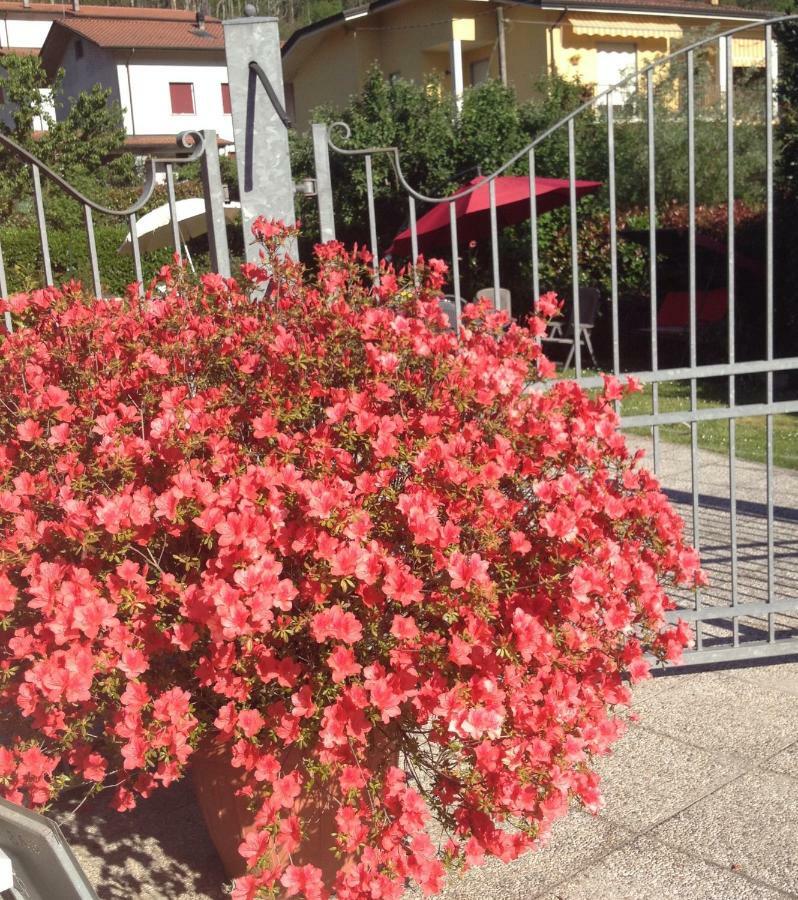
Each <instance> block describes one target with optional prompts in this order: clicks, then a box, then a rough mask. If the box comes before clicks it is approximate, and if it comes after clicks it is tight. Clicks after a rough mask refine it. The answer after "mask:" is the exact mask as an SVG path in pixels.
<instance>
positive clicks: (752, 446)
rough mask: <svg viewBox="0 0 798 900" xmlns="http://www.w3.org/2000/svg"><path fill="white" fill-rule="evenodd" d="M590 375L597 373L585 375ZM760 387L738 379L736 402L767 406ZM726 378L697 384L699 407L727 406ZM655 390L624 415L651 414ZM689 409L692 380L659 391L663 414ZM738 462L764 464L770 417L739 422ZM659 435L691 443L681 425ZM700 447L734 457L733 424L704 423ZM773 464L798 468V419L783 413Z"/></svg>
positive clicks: (628, 402)
mask: <svg viewBox="0 0 798 900" xmlns="http://www.w3.org/2000/svg"><path fill="white" fill-rule="evenodd" d="M584 374H585V375H589V374H593V373H592V372H587V371H585V372H584ZM563 375H565V376H566V377H573V375H574V373H573V371H568V372H565V373H563ZM757 382H758V383H750V382H749V383H748V384H746V383H745V382H744V380H743V379H742V378H740V379H738V385H737V397H738V403H758V402H762V401H764V380H763V379H762V378H759V379H757ZM725 385H726V379H702V380H699V382H698V407H699V409H701V408H712V407H717V406H725V405H726V403H727V395H726V392H725ZM651 399H652V388H651V385H646V386H645V388H644V389H643V391H642V393H639V394H632V395H631V396H629V397H627V398H626V399H625V400H624V402H623V405H622V414H623V415H626V416H635V415H650V414H651V413H652V407H651ZM689 408H690V383H689V382H688V381H678V382H666V383H663V384H660V386H659V409H660V412H675V411H677V410H689ZM736 421H737V437H736V442H737V453H736V456H737V459H746V460H751V461H753V462H762V463H764V462H765V417H764V416H750V417H745V418H741V419H737V420H736ZM626 430H627V431H628V432H629V433H630V434H641V435H649V434H650V433H651V431H650V429H648V428H629V429H626ZM659 436H660V440H662V441H669V442H671V443H675V444H689V443H690V425H689V424H688V423H686V422H680V423H678V424H675V425H660V427H659ZM698 445H699V447H703V448H704V449H706V450H715V451H717V452H718V453H723V454H725V455H727V456H728V452H729V422H728V420H716V421H710V422H699V424H698ZM773 462H774V464H775V465H777V466H782V467H784V468H788V469H798V415H796V414H783V413H780V414H778V415H775V416H773Z"/></svg>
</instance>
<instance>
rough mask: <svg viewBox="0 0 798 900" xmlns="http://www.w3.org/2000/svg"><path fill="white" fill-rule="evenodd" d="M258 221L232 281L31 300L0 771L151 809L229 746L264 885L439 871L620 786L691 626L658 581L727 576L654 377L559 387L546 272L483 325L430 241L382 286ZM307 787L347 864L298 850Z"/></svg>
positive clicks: (17, 418)
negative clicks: (637, 722)
mask: <svg viewBox="0 0 798 900" xmlns="http://www.w3.org/2000/svg"><path fill="white" fill-rule="evenodd" d="M256 235H257V236H258V237H260V239H261V240H262V241H263V245H264V254H263V266H262V267H259V266H253V265H250V266H246V267H244V271H243V278H242V281H241V282H240V283H239V282H236V281H234V280H225V279H223V278H221V277H219V276H215V275H208V276H204V277H203V278H202V279H201V283H200V284H192V283H189V281H188V280H187V278H186V276H184V274H183V273H182V272H180V271H179V270H170V269H164V270H163V271H162V272H161V274H160V276H159V278H158V279H156V282H154V283H153V285H151V286H150V288H149V289H148V291H147V293H146V296H145V297H143V298H139V297H138V295H137V293H136V290H135V288H131V289H130V291H129V293H128V295H127V296H126V297H125V298H122V299H117V300H95V299H93V298H90V297H87V296H86V295H85V294H84V293H83V292H82V291H81V289H80V287H79V286H78V285H74V284H72V285H68V286H66V287H64V288H63V289H62V290H57V289H54V288H47V289H45V290H40V291H34V292H33V293H31V294H29V295H20V296H16V297H14V298H12V299H11V300H9V301H7V303H6V307H7V308H8V309H10V311H11V312H12V313H13V315H14V316H15V318H16V319H17V322H18V324H19V326H20V327H18V328H17V329H16V330H15V331H14V333H13V334H12V335H9V336H5V337H4V338H3V345H2V354H0V392H1V393H0V395H1V396H2V398H3V401H2V404H0V421H1V422H2V443H1V444H0V617H1V618H0V623H2V638H0V648H1V649H2V655H1V656H0V666H1V668H0V697H2V702H3V706H2V708H3V715H4V717H5V720H6V723H7V724H6V728H5V733H6V734H8V732H9V729H10V728H13V727H16V729H17V730H16V735H17V736H16V738H14V739H12V740H9V741H8V742H7V746H5V747H4V748H2V749H0V788H1V789H2V793H3V795H4V796H6V797H8V798H10V799H12V800H14V801H17V802H22V803H26V804H29V805H33V806H37V807H41V806H44V805H46V804H47V803H48V802H50V801H51V800H52V799H53V798H55V797H56V796H57V795H58V794H59V793H60V792H62V791H63V790H64V789H65V788H68V787H71V786H74V785H76V784H83V785H88V786H89V789H90V790H91V791H100V790H101V789H103V787H108V788H109V789H110V790H111V793H112V797H113V804H114V805H115V807H116V808H117V809H119V810H126V809H130V808H131V807H133V806H134V805H135V804H136V802H137V800H138V799H139V798H140V797H147V796H148V795H149V794H151V793H152V792H153V791H154V790H156V789H157V788H159V787H161V786H166V785H169V784H170V783H171V782H173V781H175V780H176V779H178V778H180V777H181V776H182V775H183V774H184V773H185V772H186V771H187V768H188V767H189V766H190V764H191V760H192V755H193V754H194V753H196V752H197V751H198V748H200V749H203V748H207V747H209V746H217V745H218V746H221V747H223V748H224V749H225V752H227V753H229V757H230V760H231V764H232V766H233V767H234V768H235V769H236V770H237V771H238V772H239V773H240V775H241V785H242V787H241V791H242V792H243V793H244V794H245V795H246V796H247V797H248V798H249V799H250V801H251V806H252V810H253V813H254V815H255V820H254V822H255V824H254V828H253V829H252V830H251V831H250V832H249V833H248V834H247V836H246V839H245V840H244V842H243V843H242V845H241V849H240V852H241V854H242V856H243V857H244V858H245V859H246V860H247V865H248V872H247V874H246V875H245V876H243V877H242V878H240V879H239V880H238V882H237V886H236V890H235V896H236V897H238V898H252V897H258V896H288V897H290V896H302V897H307V898H309V900H316V898H320V897H326V896H329V895H330V894H334V895H335V896H337V897H339V898H352V900H356V898H379V897H383V898H399V897H401V896H402V893H403V891H404V890H405V887H406V885H407V884H409V883H417V884H418V885H420V886H421V888H422V889H423V890H424V891H425V892H427V893H435V892H437V891H438V890H440V889H441V887H442V885H443V879H444V874H445V871H446V870H447V869H451V868H455V869H463V868H467V867H469V866H472V865H475V864H477V863H479V862H480V861H481V860H482V859H483V858H484V857H485V856H486V855H494V856H498V857H500V858H501V859H503V860H510V859H513V858H514V857H516V856H518V855H519V854H520V853H521V852H523V851H525V850H527V849H529V848H534V847H536V846H538V845H539V844H541V843H542V842H543V841H545V839H546V836H547V834H548V832H549V830H550V828H551V825H552V823H553V822H554V821H555V820H556V819H558V817H561V816H562V815H564V814H565V812H566V810H567V808H568V806H569V802H571V801H572V800H573V801H576V802H578V803H580V804H582V805H583V806H585V807H586V808H588V809H590V810H597V809H598V808H599V807H600V805H601V799H600V794H599V785H598V778H597V776H596V774H595V772H594V771H593V769H592V767H591V763H592V760H593V759H594V757H596V756H597V755H601V754H604V753H606V752H607V751H608V750H609V748H610V747H611V745H612V744H613V742H614V741H615V740H616V739H617V738H618V736H619V735H620V734H621V732H622V730H623V727H624V721H625V718H624V710H625V709H626V707H627V706H628V704H629V702H630V691H629V686H628V683H629V682H630V681H632V682H634V681H637V680H640V679H642V678H645V677H646V675H647V674H648V670H649V664H648V662H647V658H650V657H651V656H652V655H653V657H656V658H659V659H663V660H664V659H668V660H676V659H678V658H679V656H680V654H681V651H682V648H683V647H684V646H685V644H686V642H687V639H688V634H687V628H686V626H685V625H684V623H681V624H679V625H678V626H670V625H667V624H666V620H665V611H666V610H667V609H669V608H671V606H672V604H671V603H670V602H669V601H668V599H667V597H666V593H665V591H666V590H667V587H668V585H671V584H681V585H690V584H693V583H695V582H696V581H698V580H701V578H702V577H703V576H702V575H701V573H700V570H699V568H698V559H697V556H696V554H695V552H694V551H693V550H692V549H690V548H689V547H688V546H686V545H685V543H684V541H683V537H682V523H681V521H680V519H679V518H678V516H677V515H676V514H675V513H674V511H673V510H672V509H671V508H670V506H669V505H668V502H667V500H666V498H665V497H664V495H663V494H662V493H661V492H660V490H659V489H658V485H657V483H656V481H655V480H654V478H653V477H652V476H651V475H649V474H648V473H647V472H646V471H645V470H644V469H643V468H641V467H640V465H639V460H638V458H637V457H636V456H634V455H630V453H629V452H628V451H627V449H626V447H625V445H624V440H623V438H622V436H621V435H620V434H619V433H618V431H617V425H618V420H617V417H616V413H615V412H614V410H613V405H612V401H614V400H617V399H619V398H620V397H621V396H622V393H623V391H624V390H625V389H626V388H625V387H623V386H621V385H620V384H619V383H618V382H617V381H615V380H614V379H612V378H606V379H605V390H604V391H603V392H602V393H601V394H600V395H599V396H590V395H588V394H587V393H585V392H584V391H583V390H582V389H580V388H579V387H578V386H577V385H575V384H573V383H567V382H563V383H554V382H552V383H551V384H550V385H548V386H547V388H546V389H545V390H541V389H534V387H535V382H537V381H539V380H540V379H541V378H542V377H545V376H546V375H548V374H550V372H551V369H552V367H551V365H550V364H549V363H548V362H547V361H546V360H545V358H544V357H543V355H542V353H541V349H540V344H539V341H538V338H539V336H540V335H541V334H542V333H543V331H544V329H545V326H546V319H547V318H548V317H550V316H551V315H553V314H555V313H556V312H557V303H556V300H555V298H554V297H552V296H550V295H548V296H546V297H544V298H542V299H541V301H540V303H539V313H538V315H536V316H534V317H533V318H531V319H530V320H529V322H528V324H527V325H525V326H523V327H522V326H519V325H517V324H509V325H508V324H507V322H506V320H505V319H504V317H503V314H501V313H496V312H494V311H493V310H492V309H490V308H488V307H487V306H486V305H482V306H479V305H475V306H471V307H468V308H467V309H466V310H465V313H464V326H463V328H462V331H461V334H460V335H459V337H458V336H456V335H455V334H453V333H452V332H451V331H450V330H448V329H447V320H446V318H445V316H444V315H443V314H442V313H441V312H440V310H439V306H438V296H439V290H440V287H441V284H442V282H443V279H444V277H445V273H444V270H443V266H442V265H440V264H438V263H436V262H435V261H432V262H431V263H430V264H429V266H428V267H426V268H423V269H421V270H417V271H416V273H415V277H416V278H417V279H418V281H419V283H418V284H416V283H415V282H414V278H413V273H410V272H408V273H400V274H399V275H397V274H395V273H393V272H392V271H391V270H389V269H388V270H384V271H383V272H382V276H381V279H380V280H379V284H375V283H374V281H373V279H372V277H371V269H370V268H369V264H370V259H369V256H368V254H367V253H366V252H364V251H360V252H358V251H355V252H351V253H350V252H347V251H345V250H344V248H343V247H342V246H341V245H339V244H335V243H331V244H327V245H324V246H320V247H318V248H317V250H316V256H317V270H316V271H314V272H313V273H310V272H306V271H304V270H303V269H302V267H301V266H299V265H298V264H297V263H295V262H292V261H291V260H290V259H287V258H283V257H282V256H281V255H280V254H279V252H278V250H279V245H280V242H281V241H282V240H283V238H284V232H283V231H282V230H281V229H280V228H278V227H277V226H274V225H271V224H270V223H266V222H262V221H261V222H259V223H257V228H256ZM17 719H20V721H21V722H22V724H21V725H14V723H15V722H16V721H17ZM9 723H11V724H10V725H9ZM375 748H377V749H378V750H379V748H388V749H384V750H381V751H380V752H376V753H375ZM294 751H295V752H294ZM308 797H316V798H324V802H325V803H326V804H328V806H329V807H330V808H331V809H332V811H333V814H334V821H335V827H334V831H335V834H334V835H332V836H331V837H330V843H334V844H335V847H336V852H337V854H338V859H339V866H338V871H337V874H336V875H335V879H334V883H333V882H332V881H331V880H330V879H327V880H326V882H325V879H324V878H323V876H322V872H321V870H320V869H319V868H317V867H316V866H314V865H313V863H312V862H305V863H303V864H301V865H299V864H296V862H295V861H293V860H296V859H297V858H299V857H298V856H297V854H298V851H299V849H300V848H301V845H302V842H303V839H304V835H305V831H306V828H307V827H308V822H307V821H306V820H305V817H304V814H303V809H306V808H307V806H306V804H305V805H303V804H304V802H305V801H306V799H307V798H308ZM432 820H434V821H436V822H437V823H438V825H437V826H436V828H437V830H434V829H432V828H430V823H431V821H432Z"/></svg>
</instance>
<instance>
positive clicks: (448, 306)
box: [438, 294, 457, 331]
mask: <svg viewBox="0 0 798 900" xmlns="http://www.w3.org/2000/svg"><path fill="white" fill-rule="evenodd" d="M438 302H439V303H440V306H441V309H442V310H443V311H444V312H445V313H446V316H447V318H448V319H449V327H450V328H451V329H452V331H457V298H456V297H455V296H454V294H444V295H443V297H442V299H441V300H439V301H438Z"/></svg>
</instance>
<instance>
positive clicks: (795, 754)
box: [766, 741, 798, 778]
mask: <svg viewBox="0 0 798 900" xmlns="http://www.w3.org/2000/svg"><path fill="white" fill-rule="evenodd" d="M766 767H767V768H768V769H770V770H771V771H773V772H781V773H783V774H784V775H792V777H793V778H798V741H796V743H794V744H793V745H792V746H791V747H787V748H786V749H784V750H782V751H781V753H777V754H776V755H775V756H771V757H770V759H769V760H768V761H767V763H766Z"/></svg>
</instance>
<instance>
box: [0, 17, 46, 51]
mask: <svg viewBox="0 0 798 900" xmlns="http://www.w3.org/2000/svg"><path fill="white" fill-rule="evenodd" d="M51 24H52V23H51V22H50V20H49V19H9V18H4V19H3V20H2V30H0V43H2V45H3V46H4V47H37V48H40V47H41V46H42V44H44V39H45V38H46V37H47V33H48V32H49V31H50V25H51Z"/></svg>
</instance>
